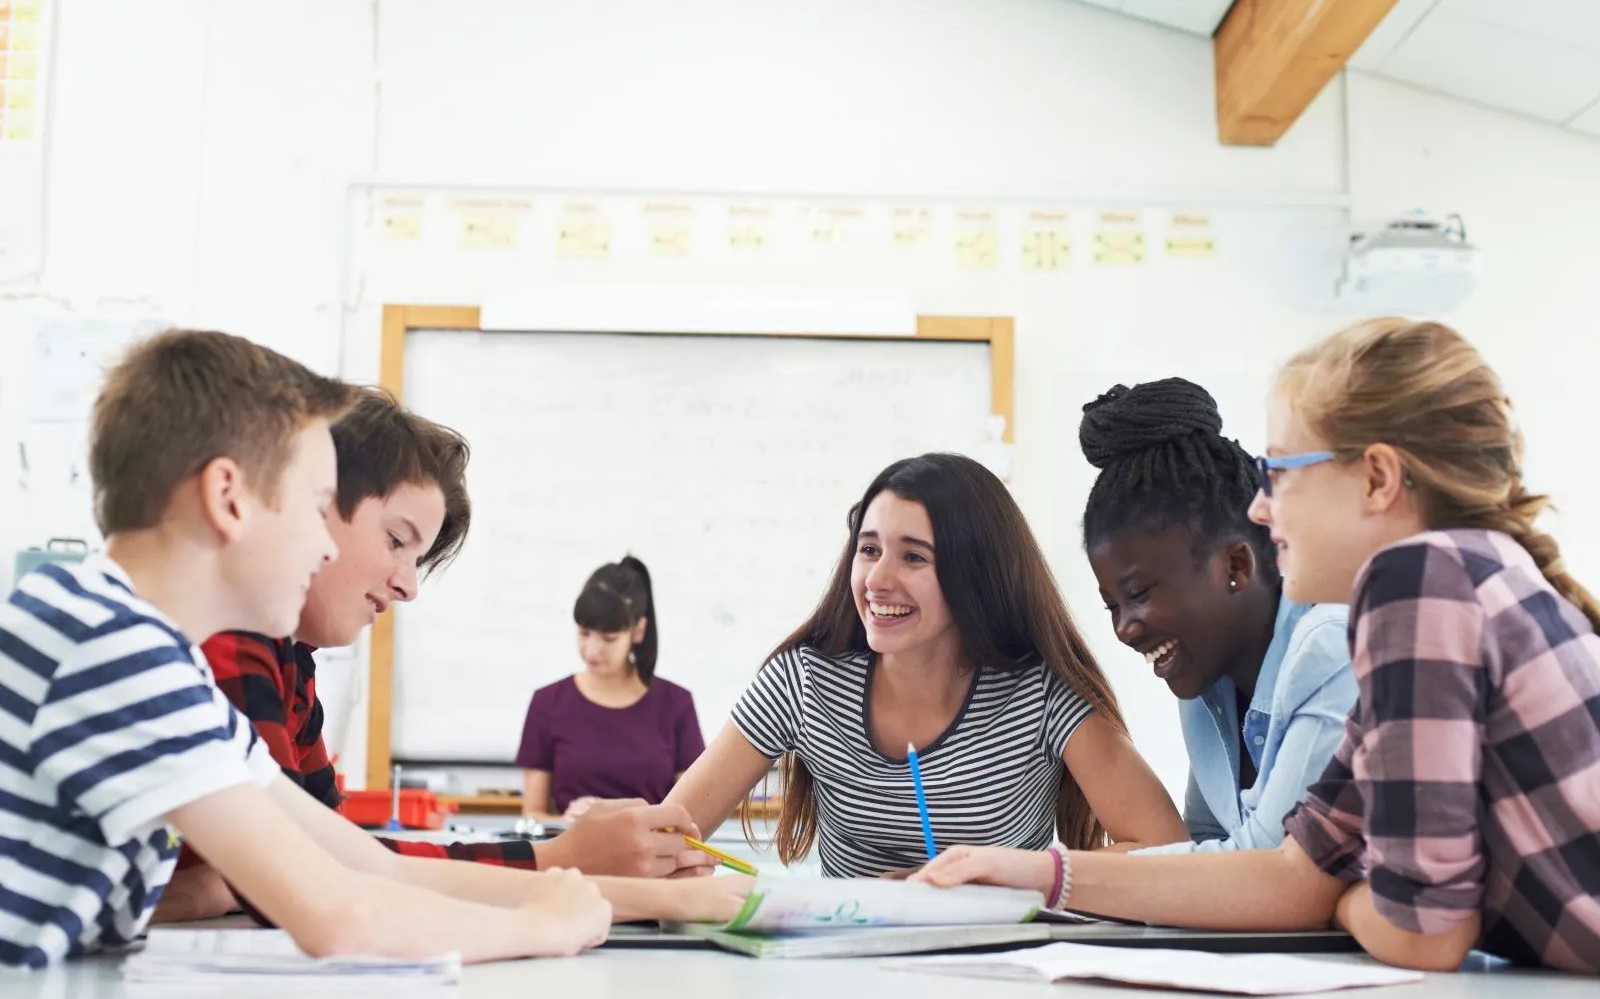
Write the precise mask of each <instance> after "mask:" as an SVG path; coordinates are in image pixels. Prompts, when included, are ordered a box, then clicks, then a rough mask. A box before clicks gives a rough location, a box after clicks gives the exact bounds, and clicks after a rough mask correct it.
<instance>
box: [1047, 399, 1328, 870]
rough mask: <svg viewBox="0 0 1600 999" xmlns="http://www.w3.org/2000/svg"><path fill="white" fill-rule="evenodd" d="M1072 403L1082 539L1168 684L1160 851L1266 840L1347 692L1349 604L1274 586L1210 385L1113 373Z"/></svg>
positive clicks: (1324, 749)
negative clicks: (1174, 712)
mask: <svg viewBox="0 0 1600 999" xmlns="http://www.w3.org/2000/svg"><path fill="white" fill-rule="evenodd" d="M1083 409H1084V414H1083V422H1082V423H1081V424H1080V426H1079V428H1078V439H1079V442H1080V444H1081V445H1082V446H1083V453H1084V457H1086V458H1088V459H1089V462H1090V463H1091V464H1093V465H1094V466H1095V467H1097V468H1099V469H1100V475H1099V477H1098V478H1097V479H1096V480H1095V483H1094V487H1093V488H1092V489H1091V490H1090V492H1089V503H1088V506H1087V508H1086V509H1085V511H1084V515H1083V542H1084V548H1085V549H1086V550H1087V551H1088V555H1089V564H1090V566H1091V567H1092V568H1093V570H1094V575H1095V579H1096V581H1097V582H1098V583H1099V585H1100V599H1101V600H1103V601H1104V602H1105V606H1106V609H1107V610H1108V611H1110V612H1111V626H1112V627H1113V628H1114V629H1115V630H1116V633H1117V638H1118V639H1119V640H1120V641H1121V642H1122V643H1123V644H1124V645H1127V646H1128V647H1129V648H1132V649H1133V650H1135V651H1136V652H1138V653H1139V654H1140V655H1142V656H1143V657H1144V661H1145V664H1146V665H1147V666H1149V667H1150V668H1151V669H1152V670H1153V672H1154V673H1155V676H1156V677H1157V678H1158V679H1160V680H1163V681H1165V682H1166V684H1167V686H1168V687H1169V688H1170V689H1171V690H1172V692H1173V694H1175V695H1176V696H1177V697H1178V698H1179V701H1180V703H1179V708H1178V716H1179V720H1180V721H1181V722H1182V725H1183V740H1184V745H1185V747H1186V748H1187V750H1188V753H1189V786H1188V790H1187V793H1186V794H1185V796H1184V823H1185V825H1186V826H1187V827H1188V830H1189V840H1188V841H1185V842H1181V843H1174V844H1171V845H1169V846H1163V847H1157V848H1155V850H1156V851H1159V852H1167V853H1193V852H1216V851H1223V850H1251V849H1263V848H1268V847H1274V846H1277V845H1278V844H1279V843H1281V842H1282V841H1283V836H1284V832H1283V817H1284V815H1286V814H1287V813H1288V811H1289V809H1290V808H1292V807H1294V805H1295V804H1296V803H1297V802H1298V801H1300V799H1302V798H1304V797H1305V794H1306V787H1307V785H1309V784H1310V783H1311V782H1312V781H1313V780H1315V779H1316V777H1317V775H1318V774H1320V773H1322V769H1323V767H1325V766H1327V763H1328V759H1329V757H1331V756H1332V755H1333V750H1334V747H1336V746H1337V745H1338V744H1339V737H1340V734H1341V733H1342V732H1343V730H1344V720H1345V716H1346V715H1347V714H1348V713H1349V711H1350V706H1351V705H1352V704H1353V703H1354V702H1355V699H1356V681H1355V677H1354V676H1353V675H1352V674H1351V672H1350V654H1349V650H1348V649H1347V647H1346V644H1345V608H1344V607H1342V606H1339V605H1337V604H1330V605H1322V606H1309V605H1307V604H1301V603H1295V602H1294V601H1291V600H1288V599H1286V598H1284V597H1283V595H1282V593H1281V589H1282V587H1281V582H1280V580H1279V578H1278V569H1277V560H1276V558H1275V556H1274V553H1273V550H1272V543H1271V540H1270V539H1269V537H1268V535H1267V531H1266V529H1265V528H1263V527H1261V526H1259V525H1257V524H1253V523H1251V522H1250V519H1249V516H1248V512H1249V509H1250V501H1251V500H1252V499H1253V498H1254V497H1255V494H1256V488H1257V484H1258V482H1259V481H1260V480H1259V476H1258V473H1257V471H1256V467H1255V463H1254V461H1253V460H1252V459H1251V458H1250V457H1249V456H1248V455H1247V454H1246V453H1245V451H1244V449H1243V448H1241V447H1240V446H1239V444H1238V442H1237V441H1234V440H1230V439H1228V438H1226V437H1223V436H1222V416H1221V415H1220V414H1219V413H1218V412H1217V404H1216V401H1215V400H1213V399H1212V398H1211V395H1210V393H1208V392H1207V391H1206V390H1205V389H1203V388H1201V387H1200V386H1199V385H1196V384H1195V383H1193V382H1190V381H1186V380H1184V379H1182V378H1166V379H1162V380H1161V381H1156V382H1147V383H1145V384H1142V385H1136V386H1134V387H1133V388H1131V389H1130V388H1127V387H1125V386H1122V385H1117V386H1115V387H1113V388H1112V389H1111V390H1110V391H1109V392H1107V393H1105V394H1104V395H1102V396H1100V397H1099V398H1098V399H1096V400H1094V401H1093V402H1091V403H1089V404H1088V405H1087V406H1085V407H1084V408H1083Z"/></svg>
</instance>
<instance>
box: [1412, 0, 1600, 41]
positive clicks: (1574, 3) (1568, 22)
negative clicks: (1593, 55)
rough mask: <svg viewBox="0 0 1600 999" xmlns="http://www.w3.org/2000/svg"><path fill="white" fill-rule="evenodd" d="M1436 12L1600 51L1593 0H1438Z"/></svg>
mask: <svg viewBox="0 0 1600 999" xmlns="http://www.w3.org/2000/svg"><path fill="white" fill-rule="evenodd" d="M1439 9H1440V10H1441V11H1444V12H1447V13H1450V14H1459V15H1463V16H1466V17H1475V18H1477V19H1478V20H1480V21H1488V22H1489V23H1490V24H1498V25H1501V26H1502V27H1507V28H1515V29H1516V30H1518V31H1523V32H1526V33H1528V34H1530V35H1534V36H1536V37H1539V38H1548V39H1552V40H1555V41H1559V42H1565V43H1566V44H1568V45H1572V46H1575V47H1577V48H1582V49H1587V50H1589V51H1591V52H1600V3H1595V0H1514V2H1513V0H1441V2H1440V5H1439Z"/></svg>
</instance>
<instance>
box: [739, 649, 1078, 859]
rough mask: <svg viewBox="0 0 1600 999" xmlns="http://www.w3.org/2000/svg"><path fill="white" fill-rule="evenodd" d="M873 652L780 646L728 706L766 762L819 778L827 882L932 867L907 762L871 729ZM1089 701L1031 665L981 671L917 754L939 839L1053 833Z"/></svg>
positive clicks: (1039, 843) (1013, 842) (1033, 837)
mask: <svg viewBox="0 0 1600 999" xmlns="http://www.w3.org/2000/svg"><path fill="white" fill-rule="evenodd" d="M874 663H875V657H874V656H873V655H872V654H871V653H870V652H858V653H852V654H850V655H849V656H846V657H843V658H835V657H833V656H829V655H825V654H823V653H821V652H819V651H817V650H816V649H813V648H811V647H810V646H800V647H799V648H797V649H788V650H786V651H784V652H781V653H779V654H778V655H777V656H776V657H775V658H774V659H773V660H772V661H771V662H769V663H768V664H767V665H766V667H765V668H764V669H762V670H761V672H760V674H759V675H758V676H757V677H756V680H755V682H754V683H752V684H751V685H750V687H749V689H748V690H746V691H745V692H744V695H743V696H742V697H740V699H739V703H738V704H737V705H735V706H734V709H733V723H734V724H735V725H737V726H738V728H739V731H740V732H742V733H743V734H744V737H745V738H746V739H748V740H749V741H750V744H751V745H752V746H754V747H755V748H756V749H757V750H758V751H760V752H761V753H762V754H763V755H765V756H766V757H768V758H769V759H772V758H776V757H777V756H778V755H780V754H781V753H784V752H791V751H792V752H794V753H796V754H798V755H799V757H800V759H801V761H803V762H804V763H805V765H806V768H807V769H808V770H809V771H810V772H811V774H812V776H813V777H814V778H815V785H816V798H817V828H818V837H817V840H818V852H819V855H820V859H821V861H822V873H823V874H824V875H826V876H828V877H841V878H842V877H876V876H877V875H879V874H882V873H883V872H884V871H889V870H904V869H906V868H911V867H916V866H918V865H920V864H923V863H926V862H927V851H926V849H925V847H924V845H923V839H922V825H921V820H920V818H919V817H918V815H917V799H916V793H915V791H914V790H913V788H912V782H911V768H910V766H909V765H908V764H907V762H906V761H905V759H904V758H903V757H901V758H893V757H889V756H885V755H884V754H883V753H881V752H879V751H878V749H877V747H875V746H874V745H873V744H872V740H871V738H870V736H869V735H868V730H867V703H868V690H869V689H870V686H871V680H872V670H873V666H874ZM1089 711H1090V708H1089V705H1088V704H1087V703H1086V702H1085V701H1084V700H1083V699H1082V698H1080V697H1078V696H1077V695H1076V694H1074V693H1073V692H1072V691H1070V690H1068V689H1067V687H1066V686H1065V684H1063V683H1062V682H1061V680H1060V679H1059V678H1058V677H1057V676H1056V675H1055V673H1054V672H1052V671H1051V670H1049V669H1047V668H1046V667H1045V666H1044V665H1043V664H1042V663H1035V664H1033V665H1030V666H1025V667H1022V668H1020V669H1017V670H1014V671H1001V670H995V669H984V670H981V671H980V672H979V673H978V677H977V682H975V683H974V684H973V685H972V690H971V692H970V693H969V694H968V696H967V702H966V703H965V704H964V705H962V708H961V712H960V713H959V714H958V715H956V720H955V722H954V723H952V724H951V726H950V728H948V729H947V730H946V731H945V732H944V734H943V735H941V736H940V737H939V738H938V739H936V740H935V741H934V742H933V743H931V744H930V745H929V746H928V747H927V748H925V749H921V750H918V753H917V757H918V760H919V761H920V763H921V766H922V781H923V787H924V789H925V791H926V793H927V798H928V813H929V817H930V819H931V821H932V824H933V836H934V844H935V846H936V848H937V849H938V850H940V851H943V850H944V849H946V848H947V847H951V846H954V845H956V844H960V843H970V844H978V845H985V846H1011V847H1020V848H1023V849H1029V850H1042V849H1044V848H1045V847H1047V846H1049V845H1050V843H1051V842H1052V841H1053V840H1054V838H1055V828H1054V827H1055V805H1056V796H1057V789H1058V788H1059V787H1060V784H1061V778H1062V768H1063V766H1064V764H1063V763H1062V761H1061V754H1062V751H1063V750H1064V749H1065V748H1066V745H1067V739H1068V738H1070V737H1071V735H1072V733H1073V731H1075V730H1076V729H1077V727H1078V725H1079V723H1081V722H1082V721H1083V719H1084V718H1086V717H1088V714H1089Z"/></svg>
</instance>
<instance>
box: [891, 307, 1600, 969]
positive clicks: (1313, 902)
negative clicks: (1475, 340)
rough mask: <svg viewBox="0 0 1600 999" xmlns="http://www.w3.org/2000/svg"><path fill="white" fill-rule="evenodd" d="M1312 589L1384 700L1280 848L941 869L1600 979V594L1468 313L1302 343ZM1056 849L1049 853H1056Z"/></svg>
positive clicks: (1358, 727) (955, 876) (1279, 458)
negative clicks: (1528, 453)
mask: <svg viewBox="0 0 1600 999" xmlns="http://www.w3.org/2000/svg"><path fill="white" fill-rule="evenodd" d="M1267 443H1268V447H1267V457H1265V458H1261V459H1258V465H1259V467H1260V468H1261V470H1262V473H1263V474H1264V475H1265V476H1266V478H1264V479H1262V481H1261V491H1260V492H1259V493H1258V494H1257V496H1256V498H1255V500H1254V502H1253V503H1252V505H1251V517H1252V518H1253V519H1254V521H1255V522H1256V523H1258V524H1261V525H1262V526H1264V527H1266V528H1267V530H1268V532H1269V536H1270V537H1271V539H1272V541H1273V543H1274V545H1275V546H1276V548H1277V553H1278V569H1279V571H1280V572H1281V573H1282V575H1283V590H1284V595H1285V596H1287V597H1288V598H1289V599H1291V600H1301V601H1306V600H1336V599H1340V598H1347V599H1349V602H1350V645H1351V659H1352V662H1353V665H1354V670H1355V674H1356V678H1357V681H1358V684H1359V688H1360V696H1359V698H1358V700H1357V702H1356V706H1355V708H1354V710H1352V712H1351V714H1350V718H1349V721H1348V722H1347V725H1346V728H1345V734H1344V737H1343V740H1342V741H1341V742H1340V744H1339V748H1338V749H1337V750H1336V751H1335V752H1334V755H1333V760H1332V761H1331V762H1330V763H1329V764H1328V768H1327V770H1326V771H1324V772H1323V774H1322V777H1321V778H1320V779H1319V780H1318V781H1317V782H1316V783H1315V784H1313V785H1312V787H1311V791H1310V793H1309V794H1308V795H1307V796H1306V799H1305V801H1304V802H1302V803H1301V804H1300V805H1299V806H1298V807H1297V808H1296V809H1295V811H1294V812H1292V813H1290V815H1289V817H1288V818H1287V820H1286V822H1285V825H1286V826H1287V827H1288V834H1289V835H1288V837H1287V838H1286V839H1285V840H1284V842H1283V844H1282V845H1281V846H1280V847H1279V848H1278V849H1276V850H1246V851H1238V852H1234V853H1226V854H1218V855H1213V856H1185V857H1149V856H1138V857H1119V856H1114V855H1109V856H1108V855H1107V854H1106V853H1105V852H1101V853H1081V852H1072V853H1063V854H1056V855H1054V856H1053V857H1051V856H1043V855H1039V854H1026V853H1022V852H1021V851H999V850H978V849H972V848H966V847H957V848H956V849H954V850H951V851H950V852H949V853H947V854H946V855H944V856H941V857H940V858H939V859H938V860H937V861H935V862H934V863H933V864H930V865H929V866H928V867H927V868H926V869H924V870H923V871H922V872H921V873H920V874H919V875H918V877H919V878H922V879H924V880H927V881H931V882H933V883H935V884H954V883H959V882H962V881H982V882H987V883H993V884H1010V885H1025V886H1030V887H1044V888H1045V889H1047V890H1050V889H1052V888H1053V886H1057V885H1063V884H1065V885H1067V886H1069V887H1068V888H1067V889H1065V890H1063V891H1058V892H1057V894H1058V895H1066V896H1067V904H1068V905H1072V906H1074V907H1078V908H1083V909H1087V910H1089V911H1092V912H1099V913H1104V914H1106V915H1109V916H1120V917H1124V918H1130V919H1138V920H1145V921H1148V922H1152V923H1162V924H1166V925H1172V926H1196V927H1202V928H1207V929H1240V930H1249V929H1262V930H1269V929H1295V928H1302V927H1307V928H1309V927H1317V926H1326V925H1328V924H1329V923H1330V922H1332V923H1333V924H1334V925H1337V926H1340V927H1343V928H1345V929H1347V930H1349V931H1350V933H1351V934H1352V935H1353V936H1354V937H1355V938H1356V940H1357V941H1359V942H1360V943H1361V945H1362V946H1363V947H1365V948H1366V949H1367V951H1368V952H1370V953H1371V954H1372V955H1373V956H1375V957H1377V958H1379V959H1381V960H1384V961H1388V962H1390V963H1392V964H1401V965H1405V966H1408V967H1413V968H1422V969H1425V970H1431V971H1452V970H1455V969H1456V968H1458V967H1459V966H1460V965H1461V963H1462V961H1463V959H1464V958H1465V957H1466V955H1467V952H1468V951H1469V950H1471V949H1472V948H1474V947H1477V948H1479V949H1482V950H1484V951H1487V952H1489V953H1491V954H1494V955H1496V956H1499V957H1504V958H1509V959H1511V960H1512V961H1515V962H1518V963H1522V964H1536V965H1543V966H1545V967H1551V968H1560V969H1563V970H1566V971H1575V972H1581V973H1586V974H1590V975H1593V974H1597V973H1600V905H1597V904H1596V900H1597V899H1600V638H1597V637H1596V635H1595V628H1596V626H1597V625H1600V606H1597V605H1596V603H1595V600H1594V598H1593V597H1592V596H1591V595H1590V594H1589V592H1588V591H1587V590H1585V589H1584V588H1583V586H1582V585H1580V584H1579V583H1578V581H1577V580H1576V579H1574V578H1573V577H1572V574H1571V572H1570V571H1569V570H1568V569H1567V567H1566V565H1565V564H1564V563H1563V561H1562V559H1561V554H1560V551H1559V550H1558V549H1557V547H1556V543H1555V541H1554V540H1553V539H1552V538H1551V537H1550V536H1549V535H1548V534H1545V533H1544V532H1542V531H1540V530H1539V528H1538V527H1537V526H1536V525H1535V522H1534V518H1535V517H1536V516H1537V514H1538V513H1539V512H1540V510H1541V508H1542V507H1543V506H1544V504H1545V499H1544V497H1542V496H1537V495H1534V494H1532V493H1530V492H1528V490H1527V488H1526V486H1524V484H1523V481H1522V441H1521V438H1520V436H1519V435H1518V433H1517V431H1516V429H1515V427H1514V425H1513V424H1512V421H1511V411H1510V404H1509V403H1508V402H1507V401H1506V398H1505V392H1504V390H1503V389H1502V388H1501V387H1500V380H1499V379H1498V378H1497V377H1496V376H1495V373H1494V372H1493V371H1492V370H1490V368H1489V366H1488V365H1487V364H1485V363H1484V361H1483V358H1482V357H1480V356H1479V355H1478V352H1477V351H1475V350H1473V349H1472V347H1471V346H1470V345H1469V344H1468V343H1467V342H1466V341H1465V340H1463V339H1462V338H1461V336H1460V335H1459V334H1458V333H1456V332H1455V331H1454V330H1452V329H1450V328H1448V327H1445V326H1441V325H1439V324H1437V323H1427V322H1421V323H1419V322H1410V321H1408V320H1404V319H1377V320H1372V321H1370V322H1366V323H1361V324H1359V325H1357V326H1353V327H1351V328H1349V329H1347V330H1345V331H1343V332H1341V333H1338V334H1335V335H1334V336H1332V337H1330V338H1329V339H1327V340H1325V341H1323V342H1322V343H1320V344H1318V345H1316V346H1315V347H1312V348H1310V349H1309V350H1307V351H1305V352H1304V353H1302V354H1300V355H1298V356H1297V357H1295V358H1294V359H1293V360H1291V361H1290V362H1289V363H1288V365H1286V366H1285V367H1284V369H1283V370H1282V372H1281V373H1280V375H1279V377H1278V384H1277V390H1276V391H1275V392H1274V394H1273V397H1272V400H1271V403H1270V406H1269V409H1268V417H1267ZM1041 858H1042V859H1041Z"/></svg>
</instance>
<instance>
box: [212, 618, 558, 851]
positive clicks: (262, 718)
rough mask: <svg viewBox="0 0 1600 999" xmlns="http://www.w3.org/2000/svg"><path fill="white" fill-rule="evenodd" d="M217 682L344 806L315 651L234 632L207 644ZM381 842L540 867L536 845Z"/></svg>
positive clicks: (288, 765) (300, 780) (279, 756)
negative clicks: (325, 727) (326, 735)
mask: <svg viewBox="0 0 1600 999" xmlns="http://www.w3.org/2000/svg"><path fill="white" fill-rule="evenodd" d="M201 651H203V652H204V653H205V655H206V659H207V660H209V661H210V663H211V672H212V674H213V675H215V676H216V678H217V686H218V687H220V688H221V689H222V692H223V693H224V694H226V695H227V697H228V700H230V701H232V702H233V706H234V707H235V708H237V709H238V711H239V713H240V714H242V715H244V716H245V717H246V718H248V719H250V724H251V725H253V726H255V730H256V734H257V735H259V736H261V739H262V741H263V742H265V743H266V744H267V749H268V750H269V751H270V752H271V753H272V758H273V759H274V760H277V761H278V765H279V766H280V767H282V768H283V772H284V774H285V775H286V776H287V777H288V778H289V779H290V780H292V781H294V782H295V783H296V784H299V785H300V786H301V787H303V788H305V790H306V793H307V794H310V795H311V796H312V797H314V798H316V799H317V800H319V801H321V802H322V803H323V804H325V805H327V806H328V807H329V808H338V807H339V801H340V794H339V789H338V787H337V786H336V785H335V784H334V776H333V763H332V761H330V760H329V759H328V749H327V746H326V745H325V744H324V743H323V741H322V702H321V701H319V700H317V664H316V662H315V661H314V660H313V659H312V658H311V653H312V648H311V647H310V646H309V645H305V644H302V643H300V642H295V641H291V640H290V639H287V638H277V639H274V638H267V637H265V636H263V635H254V634H250V633H249V632H243V631H226V632H223V633H222V634H220V635H215V636H213V637H212V638H211V640H210V641H208V642H206V643H205V644H204V645H202V646H201ZM378 842H380V843H382V844H383V845H384V846H386V847H388V848H389V849H391V850H393V851H394V852H395V853H398V854H401V855H403V856H408V857H433V858H448V859H450V860H470V861H473V862H474V863H479V864H499V865H501V866H505V867H522V868H527V869H533V868H535V867H536V866H537V864H536V863H535V861H534V856H533V844H532V843H529V842H527V841H526V840H506V841H504V842H496V843H449V844H441V843H420V842H417V841H415V840H393V839H384V838H383V837H381V836H380V837H378Z"/></svg>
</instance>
